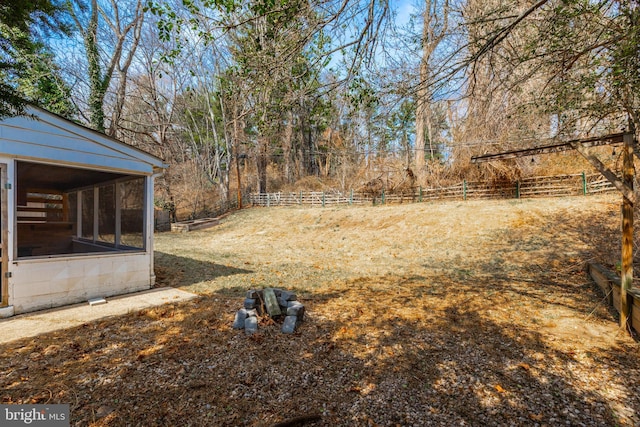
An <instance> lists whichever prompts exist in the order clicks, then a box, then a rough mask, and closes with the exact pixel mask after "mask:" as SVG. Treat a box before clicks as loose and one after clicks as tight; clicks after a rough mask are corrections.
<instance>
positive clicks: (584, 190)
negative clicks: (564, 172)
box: [582, 172, 587, 196]
mask: <svg viewBox="0 0 640 427" xmlns="http://www.w3.org/2000/svg"><path fill="white" fill-rule="evenodd" d="M582 195H583V196H586V195H587V175H586V174H585V173H584V172H582Z"/></svg>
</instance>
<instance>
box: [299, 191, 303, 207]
mask: <svg viewBox="0 0 640 427" xmlns="http://www.w3.org/2000/svg"><path fill="white" fill-rule="evenodd" d="M299 204H300V205H302V191H300V203H299Z"/></svg>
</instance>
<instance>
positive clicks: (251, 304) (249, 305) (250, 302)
mask: <svg viewBox="0 0 640 427" xmlns="http://www.w3.org/2000/svg"><path fill="white" fill-rule="evenodd" d="M244 308H246V309H247V310H251V309H253V308H256V300H255V299H254V298H246V299H245V300H244Z"/></svg>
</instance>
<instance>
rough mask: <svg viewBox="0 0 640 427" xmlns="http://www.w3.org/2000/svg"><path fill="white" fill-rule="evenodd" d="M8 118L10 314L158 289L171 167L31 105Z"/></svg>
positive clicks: (4, 137) (6, 293) (5, 238)
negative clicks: (158, 245) (163, 190)
mask: <svg viewBox="0 0 640 427" xmlns="http://www.w3.org/2000/svg"><path fill="white" fill-rule="evenodd" d="M28 113H29V114H28V115H26V116H22V117H13V118H7V119H4V120H2V121H0V178H1V180H2V182H1V187H0V188H1V193H0V195H1V197H0V199H1V200H0V202H1V203H0V208H1V210H2V216H1V233H0V237H1V239H0V240H1V242H0V243H1V248H0V249H1V251H2V252H1V254H2V256H1V260H2V264H1V265H2V274H1V275H0V280H1V284H0V297H1V304H0V317H3V316H11V315H13V314H16V313H22V312H26V311H33V310H38V309H43V308H50V307H56V306H60V305H64V304H70V303H74V302H79V301H83V300H87V299H90V298H95V297H106V296H111V295H116V294H122V293H128V292H133V291H138V290H143V289H148V288H150V287H151V286H153V284H154V281H155V276H154V273H153V179H154V176H156V175H157V174H159V173H161V172H162V169H163V167H164V165H163V163H162V161H161V160H160V159H158V158H157V157H154V156H152V155H150V154H148V153H145V152H143V151H140V150H138V149H136V148H133V147H131V146H128V145H126V144H124V143H121V142H119V141H117V140H115V139H113V138H110V137H108V136H106V135H104V134H102V133H99V132H95V131H93V130H90V129H87V128H85V127H83V126H80V125H78V124H75V123H73V122H70V121H68V120H65V119H63V118H61V117H59V116H56V115H54V114H51V113H49V112H47V111H45V110H42V109H39V108H35V107H30V108H29V110H28Z"/></svg>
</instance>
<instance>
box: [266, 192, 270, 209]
mask: <svg viewBox="0 0 640 427" xmlns="http://www.w3.org/2000/svg"><path fill="white" fill-rule="evenodd" d="M270 206H271V197H270V196H269V193H267V207H270Z"/></svg>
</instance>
